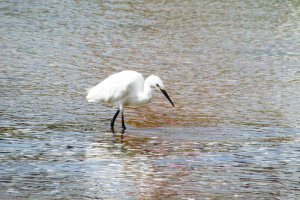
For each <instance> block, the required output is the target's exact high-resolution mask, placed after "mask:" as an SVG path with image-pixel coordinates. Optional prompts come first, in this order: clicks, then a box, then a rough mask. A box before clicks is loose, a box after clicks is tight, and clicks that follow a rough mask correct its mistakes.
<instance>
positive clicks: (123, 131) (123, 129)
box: [121, 111, 126, 140]
mask: <svg viewBox="0 0 300 200" xmlns="http://www.w3.org/2000/svg"><path fill="white" fill-rule="evenodd" d="M121 115H122V135H121V140H123V134H124V133H125V130H126V126H125V122H124V113H123V111H122V112H121Z"/></svg>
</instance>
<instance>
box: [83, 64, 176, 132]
mask: <svg viewBox="0 0 300 200" xmlns="http://www.w3.org/2000/svg"><path fill="white" fill-rule="evenodd" d="M156 87H157V88H158V89H160V91H161V92H162V93H163V94H164V95H165V97H166V98H167V99H168V100H169V101H170V103H171V104H172V105H173V106H174V104H173V102H172V100H171V98H170V97H169V95H168V93H167V92H166V90H164V85H163V82H162V80H161V79H160V78H159V77H158V76H155V75H151V76H149V77H148V78H147V79H146V80H144V78H143V75H142V74H140V73H138V72H135V71H129V70H128V71H122V72H119V73H116V74H113V75H111V76H109V77H108V78H106V79H105V80H103V81H102V82H100V83H99V84H97V85H96V86H94V87H92V88H91V89H89V91H88V95H87V97H86V98H87V100H88V102H100V103H109V104H112V105H113V106H117V107H118V110H117V112H116V114H115V115H114V116H113V118H112V120H111V131H112V132H113V133H114V123H115V120H116V118H117V116H118V115H119V113H120V112H121V117H122V135H121V137H122V138H123V134H124V132H125V129H126V126H125V123H124V114H123V113H124V106H127V105H139V104H145V103H148V102H150V101H151V99H152V97H153V89H154V88H156Z"/></svg>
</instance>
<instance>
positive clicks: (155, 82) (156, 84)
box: [146, 75, 174, 106]
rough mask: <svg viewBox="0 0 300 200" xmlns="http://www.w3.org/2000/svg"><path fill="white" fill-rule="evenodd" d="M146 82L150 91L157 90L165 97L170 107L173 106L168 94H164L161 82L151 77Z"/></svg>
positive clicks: (157, 78)
mask: <svg viewBox="0 0 300 200" xmlns="http://www.w3.org/2000/svg"><path fill="white" fill-rule="evenodd" d="M146 82H147V83H148V84H149V86H150V87H151V88H152V89H154V88H158V89H159V90H160V91H161V92H162V93H163V94H164V95H165V97H166V98H167V99H168V100H169V101H170V103H171V104H172V106H174V104H173V102H172V100H171V98H170V97H169V95H168V93H167V92H166V90H165V88H164V84H163V82H162V80H161V79H160V78H159V77H158V76H155V75H151V76H149V77H148V78H147V79H146Z"/></svg>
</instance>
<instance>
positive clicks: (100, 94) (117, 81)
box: [86, 71, 144, 103]
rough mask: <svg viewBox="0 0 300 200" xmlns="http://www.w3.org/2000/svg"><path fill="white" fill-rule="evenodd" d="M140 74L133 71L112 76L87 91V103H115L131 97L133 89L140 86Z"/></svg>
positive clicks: (141, 78)
mask: <svg viewBox="0 0 300 200" xmlns="http://www.w3.org/2000/svg"><path fill="white" fill-rule="evenodd" d="M143 80H144V79H143V77H142V75H141V74H139V73H137V72H133V71H123V72H120V73H117V74H113V75H111V76H109V77H108V78H106V79H105V80H103V81H102V82H100V83H99V84H97V85H96V86H94V87H92V88H91V89H89V90H88V95H87V97H86V98H87V100H88V102H100V103H116V102H119V101H121V100H122V99H124V98H126V96H130V95H132V93H131V92H132V91H133V89H136V88H135V87H136V86H138V87H140V86H139V85H141V81H143Z"/></svg>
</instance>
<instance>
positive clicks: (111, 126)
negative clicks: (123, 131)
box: [110, 109, 120, 134]
mask: <svg viewBox="0 0 300 200" xmlns="http://www.w3.org/2000/svg"><path fill="white" fill-rule="evenodd" d="M119 113H120V110H119V109H118V110H117V112H116V114H115V115H114V117H113V118H112V120H111V123H110V128H111V132H112V133H113V134H115V130H114V124H115V121H116V119H117V117H118V115H119Z"/></svg>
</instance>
